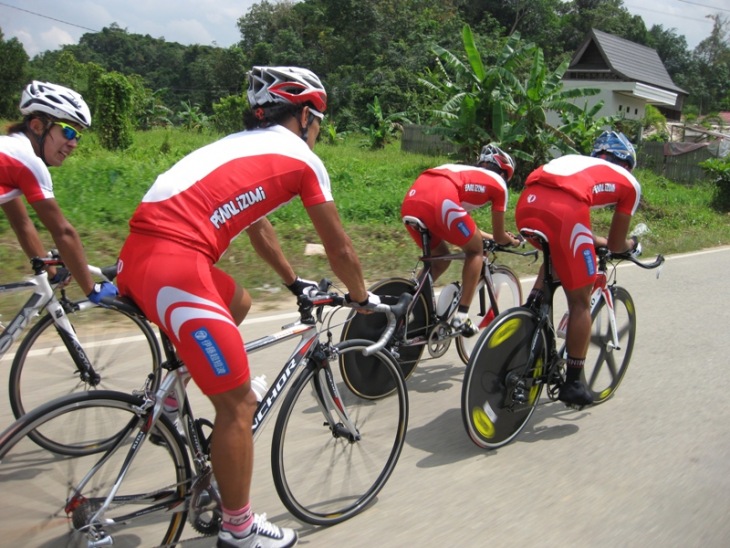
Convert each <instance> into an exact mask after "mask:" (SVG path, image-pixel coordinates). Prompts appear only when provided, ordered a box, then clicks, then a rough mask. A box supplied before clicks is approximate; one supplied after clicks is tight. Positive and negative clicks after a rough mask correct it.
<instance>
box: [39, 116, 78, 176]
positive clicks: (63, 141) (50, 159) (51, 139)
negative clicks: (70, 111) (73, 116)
mask: <svg viewBox="0 0 730 548" xmlns="http://www.w3.org/2000/svg"><path fill="white" fill-rule="evenodd" d="M64 123H65V124H68V125H70V126H73V127H74V128H76V130H77V131H78V132H79V133H80V132H81V126H79V125H78V124H72V123H70V122H64ZM78 144H79V142H78V140H77V139H68V138H67V137H66V135H65V134H64V128H63V127H61V126H59V125H58V124H53V125H52V126H51V129H50V130H49V131H48V134H47V135H46V140H45V142H44V143H43V146H44V151H43V152H44V153H45V157H46V162H47V163H48V165H51V166H60V165H61V164H62V163H63V162H64V160H65V159H66V157H68V156H69V155H70V154H71V153H72V152H73V151H74V150H75V149H76V147H77V146H78Z"/></svg>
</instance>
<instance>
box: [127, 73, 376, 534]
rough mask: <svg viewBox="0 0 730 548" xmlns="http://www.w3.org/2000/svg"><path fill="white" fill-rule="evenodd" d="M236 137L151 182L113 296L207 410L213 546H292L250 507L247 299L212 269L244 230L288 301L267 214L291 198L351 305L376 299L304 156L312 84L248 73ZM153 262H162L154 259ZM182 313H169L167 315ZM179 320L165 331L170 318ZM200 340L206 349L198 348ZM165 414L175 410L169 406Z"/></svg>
mask: <svg viewBox="0 0 730 548" xmlns="http://www.w3.org/2000/svg"><path fill="white" fill-rule="evenodd" d="M248 98H249V102H250V104H251V110H250V112H249V113H247V115H246V118H245V120H244V122H245V125H246V129H247V131H243V132H240V133H235V134H233V135H229V136H227V137H226V138H224V139H221V140H219V141H217V142H215V143H212V144H210V145H208V146H205V147H203V148H201V149H199V150H197V151H194V152H193V153H191V154H189V155H188V156H186V157H185V158H183V159H182V160H180V161H179V162H178V163H177V164H176V165H175V166H173V167H172V168H171V169H170V170H168V171H167V172H165V173H163V174H162V175H160V176H159V177H158V178H157V180H156V181H155V183H154V184H153V185H152V187H151V188H150V190H149V191H148V192H147V194H146V195H145V196H144V198H143V199H142V203H141V204H140V205H139V207H138V208H137V210H136V211H135V213H134V215H133V217H132V219H131V220H130V223H129V225H130V235H129V237H128V238H127V241H126V242H125V244H124V247H123V249H122V251H121V254H120V260H119V266H120V271H119V278H118V281H119V289H120V291H121V293H122V294H123V295H126V296H129V297H131V298H132V299H133V300H134V301H135V302H136V303H137V305H138V306H140V307H141V308H142V309H143V310H144V312H145V314H146V315H147V317H148V318H150V320H152V321H153V322H154V323H156V324H157V325H158V326H160V328H161V329H162V330H163V331H164V332H165V333H166V334H167V335H168V336H169V337H170V339H171V340H172V341H173V343H174V344H175V346H176V348H177V350H178V353H179V354H180V357H181V358H182V359H183V361H184V362H185V364H186V365H187V367H188V370H189V371H190V373H191V375H192V378H193V380H194V381H195V383H196V384H197V385H198V386H199V388H200V389H201V390H202V391H203V393H205V394H206V395H207V396H208V398H209V399H210V400H211V401H212V402H213V406H214V407H215V411H216V417H215V435H214V436H213V441H212V443H213V447H212V449H211V459H212V461H213V471H214V473H215V476H216V479H217V483H218V486H219V488H220V495H221V502H222V519H223V521H222V525H221V531H220V533H219V536H218V546H219V547H240V546H261V547H264V548H273V547H284V546H293V545H294V544H296V542H297V535H296V533H295V532H294V531H293V530H292V529H285V528H280V527H277V526H276V525H273V524H271V523H269V522H268V521H266V519H265V517H264V516H262V515H255V514H253V512H252V510H251V503H250V489H251V479H252V473H253V437H252V430H251V426H252V424H253V414H254V411H255V409H256V405H257V403H256V395H255V393H254V392H253V391H252V390H251V373H250V369H249V365H248V358H247V356H246V352H245V349H244V345H243V341H242V340H241V333H240V331H239V330H238V324H240V323H241V322H242V321H243V319H244V317H245V316H246V314H247V312H248V310H249V308H250V306H251V297H250V295H249V294H248V292H247V291H246V290H245V289H244V288H243V287H242V286H240V285H239V284H238V283H237V282H236V281H234V280H233V279H232V278H231V277H230V276H229V275H227V274H226V273H224V272H223V271H222V270H220V269H219V268H217V267H216V266H215V265H216V263H217V262H218V260H219V259H220V258H221V256H222V255H223V253H225V251H226V250H227V249H228V247H229V246H230V244H231V241H232V240H233V239H234V238H235V237H236V236H238V235H239V234H240V233H241V232H243V231H246V232H247V234H248V236H249V239H250V240H251V243H252V244H253V247H254V249H255V250H256V252H257V253H258V254H259V255H260V256H261V257H262V258H263V259H264V260H265V261H266V262H267V263H268V264H269V265H271V266H272V268H273V269H274V270H275V272H276V273H277V274H278V275H279V276H280V277H281V279H282V280H283V282H284V284H285V285H286V286H287V287H288V288H289V289H290V290H291V291H292V293H294V294H295V295H299V294H301V293H303V292H304V291H305V290H306V289H307V288H308V287H310V286H313V285H316V284H314V282H309V281H306V280H302V279H300V278H299V277H297V275H296V273H295V272H294V270H293V269H292V267H291V265H290V264H289V262H288V261H287V260H286V258H285V257H284V253H283V252H282V250H281V247H280V245H279V241H278V239H277V236H276V233H275V231H274V229H273V227H272V225H271V223H270V222H269V221H268V219H267V218H266V216H267V215H268V214H269V213H271V212H273V211H275V210H276V209H278V208H279V207H281V206H283V205H285V204H286V203H288V202H290V201H291V200H293V199H295V198H297V197H298V198H300V199H301V200H302V203H303V205H304V207H305V208H306V210H307V213H308V214H309V217H310V218H311V220H312V223H313V224H314V227H315V229H316V230H317V233H318V234H319V237H320V238H321V240H322V243H323V244H324V248H325V251H326V253H327V257H328V259H329V263H330V265H331V267H332V270H333V272H334V273H335V275H336V276H337V277H338V278H339V279H340V280H341V281H342V283H344V285H345V286H346V287H347V288H348V291H349V293H348V296H349V298H350V300H351V301H352V302H355V303H358V304H359V305H361V306H363V307H364V306H366V305H367V304H368V302H369V301H370V300H371V302H375V303H377V302H378V301H377V297H376V296H370V295H369V293H368V292H367V290H366V288H365V282H364V280H363V275H362V269H361V267H360V262H359V260H358V257H357V255H356V253H355V251H354V249H353V247H352V243H351V241H350V239H349V238H348V236H347V235H346V234H345V231H344V229H343V227H342V223H341V222H340V218H339V216H338V213H337V209H336V207H335V204H334V202H333V199H332V192H331V190H330V179H329V175H328V174H327V170H326V169H325V167H324V165H323V164H322V161H321V160H320V159H319V158H318V157H317V156H316V155H315V154H314V152H313V150H312V149H313V148H314V144H315V141H316V139H317V135H318V134H319V131H320V123H321V121H322V118H323V117H324V114H323V113H324V111H325V109H326V108H327V94H326V92H325V90H324V87H323V86H322V83H321V82H320V80H319V78H317V76H315V75H314V74H313V73H312V72H310V71H309V70H306V69H303V68H298V67H254V68H253V69H252V70H251V72H250V73H249V90H248ZM160 257H164V264H162V263H160ZM182 310H184V311H185V313H184V314H182V313H180V314H178V313H177V311H182ZM173 311H174V313H175V317H176V318H181V319H182V323H181V324H175V325H172V323H171V317H172V316H171V314H172V313H173ZM201 333H205V335H206V337H207V339H206V342H208V343H209V344H208V345H207V347H208V349H210V348H215V349H216V352H215V355H214V356H211V355H210V352H209V351H206V350H205V348H204V347H203V346H201V343H200V342H199V341H198V339H199V338H200V335H201ZM168 404H169V405H170V408H172V407H173V405H174V402H168Z"/></svg>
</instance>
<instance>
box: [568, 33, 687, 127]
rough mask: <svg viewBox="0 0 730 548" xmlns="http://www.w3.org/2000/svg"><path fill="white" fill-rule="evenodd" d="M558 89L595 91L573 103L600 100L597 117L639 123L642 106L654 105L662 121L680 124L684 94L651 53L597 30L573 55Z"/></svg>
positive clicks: (642, 47) (660, 61) (643, 107)
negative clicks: (596, 90)
mask: <svg viewBox="0 0 730 548" xmlns="http://www.w3.org/2000/svg"><path fill="white" fill-rule="evenodd" d="M563 84H564V89H572V88H588V87H590V88H598V89H600V90H601V92H600V93H599V94H598V95H592V96H590V97H582V98H580V99H576V100H575V102H576V104H582V103H584V102H586V101H587V102H588V106H589V107H590V106H592V105H595V104H596V103H597V102H598V101H601V100H602V101H603V103H604V105H603V108H602V109H601V111H600V112H599V113H598V114H597V115H596V116H597V117H600V116H613V115H615V114H618V115H620V116H623V117H624V118H627V119H631V120H641V119H642V118H644V111H645V109H646V105H653V106H654V107H656V108H657V109H659V111H660V112H661V113H662V114H664V116H665V117H666V118H667V120H676V121H679V120H680V118H681V115H682V105H683V103H684V99H685V97H687V95H688V93H687V92H686V91H685V90H683V89H682V88H680V87H678V86H677V85H676V84H675V83H674V82H673V81H672V78H671V77H670V76H669V73H668V72H667V69H666V67H665V66H664V63H662V60H661V59H660V58H659V55H658V54H657V52H656V50H654V49H652V48H649V47H647V46H642V45H640V44H637V43H635V42H631V41H629V40H625V39H624V38H619V37H618V36H614V35H612V34H608V33H606V32H603V31H600V30H596V29H592V30H591V31H590V32H589V33H588V36H587V37H586V39H585V41H584V42H583V44H582V45H581V46H580V47H579V48H578V50H577V51H576V52H575V55H574V56H573V59H572V61H571V62H570V66H569V67H568V70H567V71H566V73H565V75H564V76H563Z"/></svg>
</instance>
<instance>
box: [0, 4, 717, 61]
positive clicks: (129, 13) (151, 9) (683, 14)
mask: <svg viewBox="0 0 730 548" xmlns="http://www.w3.org/2000/svg"><path fill="white" fill-rule="evenodd" d="M271 1H276V0H271ZM255 3H257V0H144V1H135V0H94V1H90V0H74V1H70V2H69V1H65V2H59V1H58V0H0V28H2V31H3V33H4V35H5V39H6V40H7V39H8V38H11V37H16V38H18V40H20V42H21V43H22V44H23V46H24V47H25V50H26V52H27V53H28V54H29V55H30V56H31V57H33V56H34V55H36V54H38V53H41V52H43V51H47V50H54V49H58V48H59V47H60V46H61V45H63V44H75V43H77V42H78V40H79V38H80V37H81V35H82V34H84V33H86V32H95V31H100V30H101V29H102V28H103V27H106V26H109V25H111V24H112V23H116V24H117V25H119V26H120V27H122V28H124V29H126V30H127V31H129V32H132V33H138V34H149V35H150V36H153V37H155V38H165V39H166V40H169V41H174V42H180V43H182V44H205V45H211V44H217V45H219V46H223V47H228V46H230V45H232V44H234V43H235V42H237V41H238V40H239V38H240V35H239V32H238V28H237V27H236V21H237V20H238V18H239V17H241V16H242V15H244V14H245V13H246V12H247V11H248V9H249V8H250V7H251V5H253V4H255ZM624 6H625V7H626V8H627V9H628V10H629V11H630V12H631V13H633V14H635V15H640V16H641V17H642V18H643V19H644V22H645V23H646V25H647V27H648V28H650V27H651V26H652V25H654V24H660V25H662V26H663V27H664V28H665V29H672V28H673V29H676V30H677V33H678V34H679V35H683V36H684V37H685V38H686V40H687V45H688V46H689V48H690V49H693V48H694V47H695V46H697V44H699V43H700V42H701V41H702V40H704V39H705V38H707V37H708V36H709V34H710V31H711V30H712V21H711V20H710V19H707V18H706V17H705V16H706V15H708V14H715V13H720V14H722V15H723V16H726V17H730V4H729V3H728V0H696V1H695V0H664V1H663V2H661V5H660V4H659V3H657V2H651V3H650V2H646V1H645V0H624ZM30 12H32V13H30Z"/></svg>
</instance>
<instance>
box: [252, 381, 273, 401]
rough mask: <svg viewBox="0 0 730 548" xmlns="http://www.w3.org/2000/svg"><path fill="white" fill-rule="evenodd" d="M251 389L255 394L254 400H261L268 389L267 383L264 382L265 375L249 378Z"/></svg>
mask: <svg viewBox="0 0 730 548" xmlns="http://www.w3.org/2000/svg"><path fill="white" fill-rule="evenodd" d="M251 390H253V393H254V394H256V401H257V402H261V400H262V399H264V396H265V395H266V392H267V391H268V390H269V383H267V382H266V375H259V376H258V377H254V378H253V379H251Z"/></svg>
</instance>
